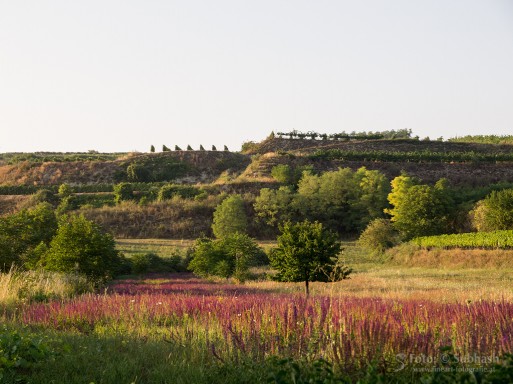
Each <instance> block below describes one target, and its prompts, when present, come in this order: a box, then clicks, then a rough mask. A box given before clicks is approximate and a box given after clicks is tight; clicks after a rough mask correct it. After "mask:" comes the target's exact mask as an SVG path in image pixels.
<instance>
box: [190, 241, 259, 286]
mask: <svg viewBox="0 0 513 384" xmlns="http://www.w3.org/2000/svg"><path fill="white" fill-rule="evenodd" d="M263 259H265V253H264V251H263V250H262V249H261V248H260V247H259V246H258V245H257V243H256V242H255V240H253V239H252V238H250V237H249V236H248V235H245V234H240V233H236V234H233V235H230V236H228V237H225V238H223V239H218V240H211V239H205V238H203V239H198V240H197V241H196V244H195V246H194V248H193V253H192V259H191V261H190V263H189V269H190V270H191V271H193V272H194V273H195V274H197V275H199V276H202V277H209V276H219V277H223V278H229V277H232V276H233V277H235V278H236V279H237V280H239V281H245V280H247V279H248V278H249V268H250V267H251V266H255V265H258V264H259V263H261V261H262V260H263Z"/></svg>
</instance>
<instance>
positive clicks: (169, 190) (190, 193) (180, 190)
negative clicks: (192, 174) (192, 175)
mask: <svg viewBox="0 0 513 384" xmlns="http://www.w3.org/2000/svg"><path fill="white" fill-rule="evenodd" d="M200 193H201V190H200V189H199V188H197V187H193V186H189V185H179V184H167V185H164V186H162V188H160V190H159V192H158V197H157V199H158V201H165V200H168V199H171V198H172V197H173V196H180V197H182V198H184V199H188V198H193V197H195V196H197V195H199V194H200Z"/></svg>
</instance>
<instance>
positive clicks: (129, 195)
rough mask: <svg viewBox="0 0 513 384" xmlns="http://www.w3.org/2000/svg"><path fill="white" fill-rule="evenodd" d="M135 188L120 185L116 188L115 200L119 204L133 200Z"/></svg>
mask: <svg viewBox="0 0 513 384" xmlns="http://www.w3.org/2000/svg"><path fill="white" fill-rule="evenodd" d="M133 198H134V187H133V185H132V184H130V183H119V184H116V185H115V186H114V200H115V201H116V203H117V204H119V203H121V202H122V201H126V200H133Z"/></svg>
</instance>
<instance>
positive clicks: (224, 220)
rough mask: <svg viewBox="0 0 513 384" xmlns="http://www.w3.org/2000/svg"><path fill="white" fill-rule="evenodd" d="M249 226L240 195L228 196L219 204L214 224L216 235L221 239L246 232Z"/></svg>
mask: <svg viewBox="0 0 513 384" xmlns="http://www.w3.org/2000/svg"><path fill="white" fill-rule="evenodd" d="M247 227H248V219H247V216H246V210H245V208H244V201H243V200H242V197H240V195H232V196H230V197H227V198H226V199H224V200H223V202H222V203H221V204H219V205H218V206H217V208H216V210H215V212H214V222H213V224H212V231H213V232H214V235H215V237H217V238H218V239H221V238H223V237H227V236H229V235H232V234H234V233H237V232H238V233H245V232H246V230H247Z"/></svg>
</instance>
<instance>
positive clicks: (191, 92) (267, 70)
mask: <svg viewBox="0 0 513 384" xmlns="http://www.w3.org/2000/svg"><path fill="white" fill-rule="evenodd" d="M403 128H411V129H412V130H413V133H414V135H418V136H420V137H421V138H424V137H426V136H429V137H431V138H432V139H434V138H438V137H440V136H443V137H444V138H449V137H455V136H463V135H467V134H481V135H488V134H496V135H507V134H513V1H511V0H479V1H477V0H450V1H449V0H424V1H422V0H386V1H385V0H350V1H349V0H315V1H314V0H310V1H305V0H287V1H285V0H258V1H257V0H253V1H248V0H216V1H213V0H179V1H178V0H145V1H143V0H139V1H134V0H123V1H121V0H101V1H100V0H87V1H69V0H45V1H41V0H19V1H9V0H0V152H15V151H16V152H30V151H87V150H93V149H94V150H98V151H102V152H112V151H114V152H126V151H148V150H149V147H150V145H152V144H153V145H155V147H156V148H157V149H160V148H161V147H162V145H163V144H165V145H167V146H168V147H171V148H173V147H174V145H179V146H181V147H182V148H185V147H186V146H187V145H188V144H190V145H191V146H192V147H193V148H194V149H197V148H198V147H199V145H200V144H202V145H203V146H204V147H205V148H209V147H210V146H211V145H213V144H214V145H216V146H217V147H218V148H219V147H222V145H227V146H228V147H229V148H230V149H231V150H239V149H240V147H241V144H242V143H243V142H245V141H260V140H262V139H264V138H265V137H266V136H268V135H269V133H270V132H271V131H284V132H287V131H290V130H292V129H296V130H299V131H310V130H313V131H317V132H326V133H336V132H342V131H346V132H350V131H380V130H391V129H403Z"/></svg>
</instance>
